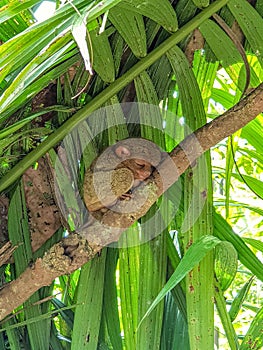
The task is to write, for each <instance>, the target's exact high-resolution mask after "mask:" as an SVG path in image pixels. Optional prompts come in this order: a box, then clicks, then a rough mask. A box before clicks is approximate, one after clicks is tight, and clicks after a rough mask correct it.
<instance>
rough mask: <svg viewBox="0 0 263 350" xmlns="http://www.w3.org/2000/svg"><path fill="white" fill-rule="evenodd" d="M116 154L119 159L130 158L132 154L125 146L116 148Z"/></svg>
mask: <svg viewBox="0 0 263 350" xmlns="http://www.w3.org/2000/svg"><path fill="white" fill-rule="evenodd" d="M115 153H116V155H117V156H118V157H119V158H126V157H129V156H130V154H131V152H130V151H129V150H128V148H127V147H125V146H118V147H116V148H115Z"/></svg>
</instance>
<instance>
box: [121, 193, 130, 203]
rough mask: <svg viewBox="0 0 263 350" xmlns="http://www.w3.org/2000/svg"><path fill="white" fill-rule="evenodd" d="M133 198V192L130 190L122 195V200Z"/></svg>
mask: <svg viewBox="0 0 263 350" xmlns="http://www.w3.org/2000/svg"><path fill="white" fill-rule="evenodd" d="M131 198H132V192H131V191H128V192H126V193H124V194H122V195H121V196H120V199H121V200H126V201H127V200H130V199H131Z"/></svg>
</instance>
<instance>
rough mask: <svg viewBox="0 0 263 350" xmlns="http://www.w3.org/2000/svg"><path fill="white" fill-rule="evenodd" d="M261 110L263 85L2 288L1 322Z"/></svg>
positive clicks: (83, 260) (104, 241)
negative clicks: (141, 183) (144, 181)
mask: <svg viewBox="0 0 263 350" xmlns="http://www.w3.org/2000/svg"><path fill="white" fill-rule="evenodd" d="M262 111H263V84H261V85H260V86H259V87H258V88H257V89H255V90H254V91H253V92H251V93H250V95H248V96H247V97H246V98H244V99H243V100H242V101H240V102H239V103H238V104H237V105H236V106H234V107H233V108H231V109H230V110H229V111H227V112H225V113H224V114H223V115H221V116H220V117H218V118H216V119H215V120H213V121H211V122H210V123H208V124H206V125H204V126H203V127H201V128H200V129H198V130H196V131H195V132H194V133H193V134H191V135H189V136H188V137H186V138H185V139H184V140H183V141H182V142H181V143H180V144H179V145H178V146H177V147H176V148H175V149H174V150H173V151H172V152H171V153H170V157H168V158H166V159H165V160H164V161H163V162H162V163H161V164H160V166H159V167H158V171H156V172H155V173H154V174H153V176H152V178H151V180H150V181H149V182H148V183H147V184H145V185H144V186H140V187H138V188H137V189H136V190H135V192H134V198H132V199H131V200H129V201H118V203H117V204H116V205H115V206H114V208H111V210H108V211H107V212H106V213H101V216H100V220H97V221H96V220H94V223H92V224H91V225H89V226H88V227H86V228H85V229H83V231H82V232H81V235H77V234H72V235H70V236H69V237H67V238H65V239H63V240H62V241H61V242H59V243H58V244H55V245H54V246H53V247H52V248H51V249H50V250H49V251H48V252H46V254H45V255H44V257H43V258H42V259H38V260H37V261H36V263H35V264H34V265H33V266H32V267H28V268H27V269H26V270H25V271H24V272H23V273H22V274H21V276H20V277H19V278H18V279H17V280H15V281H13V282H11V283H10V284H8V285H7V286H6V287H5V288H3V289H2V290H1V291H0V319H2V318H4V317H5V316H7V315H8V314H9V313H10V312H12V310H13V309H14V308H16V307H18V306H19V305H21V304H22V303H23V302H24V301H25V300H27V299H28V298H29V297H30V296H31V295H32V294H33V293H34V292H35V291H37V290H38V289H39V288H41V287H43V286H46V285H49V284H51V283H52V281H53V280H54V279H55V278H56V277H58V276H61V275H63V274H68V273H71V272H73V271H74V270H76V269H77V268H79V267H81V266H82V265H83V264H84V263H86V262H87V261H89V260H91V259H92V258H93V257H94V256H95V254H96V253H97V252H98V251H99V250H100V249H101V248H102V247H103V246H105V245H108V244H110V243H112V242H114V241H117V240H118V239H119V237H120V235H121V233H122V232H123V231H124V230H125V229H126V228H127V227H129V226H130V225H131V224H132V223H133V222H134V221H136V220H137V219H139V218H140V217H141V216H143V215H144V214H145V213H146V212H147V211H148V210H149V208H150V207H151V205H152V204H153V203H154V202H155V201H156V200H157V198H158V197H159V196H160V195H161V194H162V193H163V192H164V191H165V190H167V189H168V188H169V187H170V186H171V185H172V184H173V183H174V182H175V181H176V180H177V179H178V177H179V176H180V175H181V174H183V173H184V172H185V170H186V169H187V168H188V167H189V165H190V164H192V163H193V162H194V161H195V160H196V159H197V158H198V157H199V156H200V155H202V154H203V153H204V152H205V151H207V150H208V149H209V148H211V147H212V146H214V145H216V144H217V143H218V142H219V141H221V140H222V139H224V138H225V137H227V136H230V135H232V134H233V133H234V132H236V131H237V130H239V129H240V128H242V127H244V126H245V125H246V124H248V123H249V122H250V121H251V120H253V119H254V118H255V117H256V116H257V115H258V114H260V113H261V112H262ZM175 169H176V171H175ZM162 172H165V179H163V178H162V177H161V176H160V174H161V173H162ZM163 180H164V181H165V182H164V181H163ZM142 198H143V201H142V202H144V205H143V206H142V207H141V208H140V209H139V210H137V211H134V212H132V213H129V209H130V208H136V205H137V203H138V201H140V200H141V199H142ZM144 199H145V201H144ZM113 210H115V211H113ZM135 210H136V209H135ZM123 213H129V214H123Z"/></svg>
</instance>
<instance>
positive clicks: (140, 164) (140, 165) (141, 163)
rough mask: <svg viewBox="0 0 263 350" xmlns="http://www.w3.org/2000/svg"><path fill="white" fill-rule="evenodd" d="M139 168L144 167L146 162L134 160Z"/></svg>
mask: <svg viewBox="0 0 263 350" xmlns="http://www.w3.org/2000/svg"><path fill="white" fill-rule="evenodd" d="M134 162H135V164H136V165H137V167H138V168H140V169H143V168H144V167H145V162H143V161H142V162H140V161H139V160H135V161H134Z"/></svg>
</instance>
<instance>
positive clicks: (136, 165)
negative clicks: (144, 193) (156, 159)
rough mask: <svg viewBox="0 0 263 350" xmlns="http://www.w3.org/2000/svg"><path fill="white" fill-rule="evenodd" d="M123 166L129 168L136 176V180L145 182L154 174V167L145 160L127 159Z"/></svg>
mask: <svg viewBox="0 0 263 350" xmlns="http://www.w3.org/2000/svg"><path fill="white" fill-rule="evenodd" d="M122 164H123V165H124V166H125V167H127V168H129V169H130V170H131V171H132V172H133V175H134V180H139V181H144V180H146V179H147V178H148V177H149V176H150V175H151V173H152V172H153V169H154V168H153V167H152V165H151V164H150V163H149V162H147V161H145V160H143V159H137V158H136V159H127V160H124V161H123V162H122Z"/></svg>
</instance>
